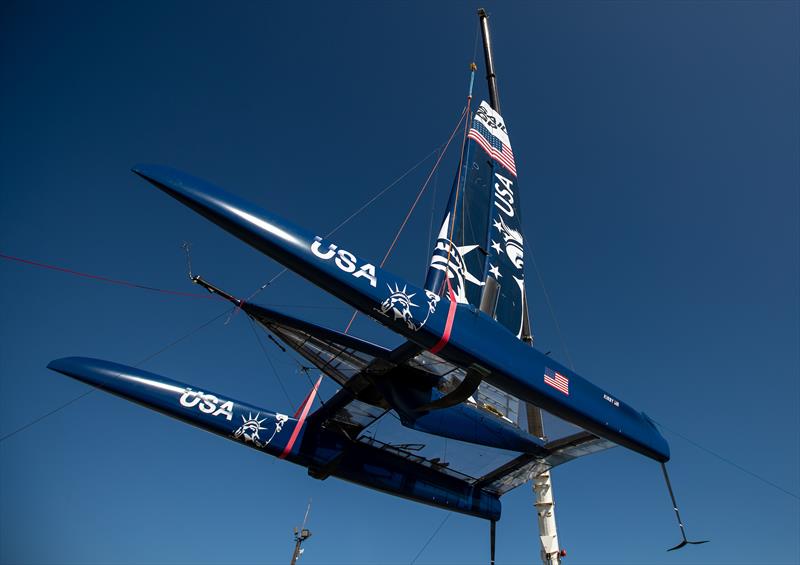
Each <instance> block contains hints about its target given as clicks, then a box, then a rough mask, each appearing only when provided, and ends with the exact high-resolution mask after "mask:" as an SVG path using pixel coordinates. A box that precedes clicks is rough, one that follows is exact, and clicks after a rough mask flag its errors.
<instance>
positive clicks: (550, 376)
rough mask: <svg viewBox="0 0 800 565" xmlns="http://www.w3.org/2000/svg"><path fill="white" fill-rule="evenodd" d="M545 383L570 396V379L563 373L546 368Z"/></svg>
mask: <svg viewBox="0 0 800 565" xmlns="http://www.w3.org/2000/svg"><path fill="white" fill-rule="evenodd" d="M544 384H546V385H550V386H551V387H553V388H554V389H556V390H557V391H559V392H563V393H564V394H566V395H567V396H569V379H568V378H567V377H565V376H564V375H562V374H561V373H556V372H555V371H554V370H553V369H548V368H547V367H545V369H544Z"/></svg>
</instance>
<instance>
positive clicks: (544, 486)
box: [478, 8, 566, 565]
mask: <svg viewBox="0 0 800 565" xmlns="http://www.w3.org/2000/svg"><path fill="white" fill-rule="evenodd" d="M478 18H479V20H480V25H481V35H482V36H483V55H484V59H485V61H486V82H487V84H488V87H489V104H490V105H491V107H492V108H493V109H494V111H495V112H497V113H500V96H499V95H498V93H497V75H496V74H495V72H494V59H493V57H492V42H491V36H490V35H489V15H488V14H487V13H486V10H484V9H483V8H480V9H478ZM523 303H524V306H523V312H522V316H523V318H522V320H523V332H522V333H523V335H522V339H523V341H525V342H526V343H528V344H530V345H533V335H532V334H531V330H530V321H529V317H528V305H527V300H525V299H524V290H523ZM526 409H527V412H528V419H529V426H530V427H532V428H533V429H532V430H531V431H534V430H535V432H534V433H536V434H538V435H542V436H543V435H544V428H543V426H542V415H541V411H540V410H539V408H537V407H536V406H533V405H530V404H527V405H526ZM532 478H533V494H534V497H535V499H536V502H535V503H534V506H535V507H536V514H537V524H538V527H539V542H540V545H539V547H540V557H541V559H542V563H543V565H559V564H560V563H561V557H563V556H564V555H566V552H564V551H563V550H562V549H561V548H560V547H559V543H558V532H557V531H556V517H555V501H554V500H553V482H552V479H551V477H550V471H549V470H545V471H543V472H542V473H541V474H539V475H536V476H534V477H532ZM492 541H494V523H492ZM492 563H494V543H492Z"/></svg>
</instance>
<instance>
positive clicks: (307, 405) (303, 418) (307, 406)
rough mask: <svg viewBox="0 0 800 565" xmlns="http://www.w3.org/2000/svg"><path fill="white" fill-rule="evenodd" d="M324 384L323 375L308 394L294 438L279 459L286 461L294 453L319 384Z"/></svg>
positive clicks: (294, 431)
mask: <svg viewBox="0 0 800 565" xmlns="http://www.w3.org/2000/svg"><path fill="white" fill-rule="evenodd" d="M321 382H322V375H320V376H319V378H318V379H317V382H316V384H315V385H314V388H313V389H311V392H309V393H308V396H307V397H306V402H305V404H304V405H303V413H302V414H301V415H300V419H299V420H298V421H297V424H296V425H295V427H294V430H292V437H290V438H289V442H288V443H287V444H286V447H284V448H283V453H281V454H280V455H279V456H278V459H284V458H285V457H286V456H287V455H289V453H290V452H291V451H292V447H293V446H294V442H295V441H297V436H298V435H300V430H301V429H302V427H303V424H305V423H306V416H308V411H309V409H310V408H311V405H312V404H313V403H314V397H315V396H316V395H317V389H318V388H319V384H320V383H321Z"/></svg>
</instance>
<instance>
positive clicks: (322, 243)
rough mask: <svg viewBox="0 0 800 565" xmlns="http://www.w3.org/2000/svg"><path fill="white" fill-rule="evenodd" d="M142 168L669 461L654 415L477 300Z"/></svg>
mask: <svg viewBox="0 0 800 565" xmlns="http://www.w3.org/2000/svg"><path fill="white" fill-rule="evenodd" d="M134 172H135V173H136V174H138V175H139V176H141V177H142V178H144V179H146V180H147V181H149V182H150V183H152V184H153V185H155V186H156V187H157V188H159V189H161V190H163V191H164V192H166V193H167V194H169V195H170V196H172V197H174V198H175V199H177V200H179V201H180V202H182V203H183V204H185V205H187V206H188V207H190V208H192V209H194V210H195V211H197V212H198V213H200V214H201V215H203V216H205V217H206V218H208V219H209V220H211V221H212V222H214V223H216V224H217V225H219V226H220V227H222V228H224V229H225V230H227V231H228V232H230V233H231V234H233V235H234V236H236V237H238V238H239V239H241V240H242V241H244V242H246V243H248V244H250V245H251V246H253V247H254V248H256V249H258V250H259V251H261V252H263V253H264V254H266V255H268V256H270V257H272V258H273V259H275V260H276V261H278V262H280V263H281V264H283V265H284V266H286V267H288V268H289V269H291V270H293V271H295V272H296V273H298V274H299V275H301V276H303V277H304V278H306V279H308V280H309V281H311V282H313V283H314V284H316V285H318V286H319V287H321V288H322V289H324V290H326V291H328V292H330V293H331V294H333V295H335V296H337V297H338V298H340V299H341V300H343V301H345V302H347V303H348V304H350V305H352V306H353V307H355V308H357V309H358V310H360V311H361V312H363V313H365V314H367V315H368V316H370V317H372V318H374V319H375V320H376V321H378V322H380V323H382V324H384V325H385V326H387V327H389V328H390V329H392V330H393V331H395V332H397V333H399V334H401V335H403V336H405V337H406V338H407V339H409V340H410V341H413V342H414V343H416V344H418V345H419V346H420V347H422V348H424V349H429V350H431V351H432V352H434V353H436V354H437V355H439V356H440V357H442V358H444V359H445V360H447V361H449V362H451V363H454V364H458V365H460V366H462V367H468V366H470V365H473V364H476V365H479V366H481V367H483V368H484V369H485V370H486V371H487V372H488V376H487V377H486V379H485V380H486V381H488V382H490V383H491V384H493V385H496V386H498V387H500V388H502V389H504V390H506V391H508V392H509V393H511V394H513V395H515V396H517V397H519V398H521V399H524V400H526V401H527V402H530V403H532V404H535V405H537V406H540V407H541V408H543V409H545V410H547V411H549V412H551V413H553V414H555V415H557V416H559V417H561V418H563V419H565V420H567V421H569V422H572V423H574V424H576V425H578V426H581V427H582V428H585V429H586V430H589V431H590V432H592V433H594V434H596V435H597V436H599V437H602V438H605V439H608V440H610V441H613V442H615V443H618V444H620V445H623V446H625V447H628V448H630V449H632V450H634V451H637V452H639V453H642V454H643V455H646V456H647V457H651V458H653V459H655V460H657V461H661V462H664V461H667V460H669V445H668V444H667V442H666V440H665V439H664V437H663V436H662V435H661V434H660V433H659V432H658V430H657V429H656V428H655V426H654V425H653V423H652V422H651V421H650V420H649V419H648V418H647V417H646V416H645V415H644V414H642V413H641V412H638V411H637V410H635V409H634V408H633V407H631V406H629V405H628V404H626V403H625V402H623V401H621V400H620V399H619V397H618V396H616V395H614V394H611V393H610V392H609V391H606V390H604V389H602V388H600V387H598V386H595V385H594V384H592V383H591V382H589V381H587V380H586V379H584V378H583V377H581V376H579V375H578V374H576V373H575V372H574V371H571V370H570V369H568V368H566V367H564V366H563V365H561V364H560V363H557V362H555V361H554V360H552V359H550V358H549V357H547V356H545V355H544V354H542V353H541V352H539V351H537V350H535V349H533V348H531V347H529V346H528V345H526V344H524V343H522V342H521V341H520V340H518V339H516V336H514V335H513V334H512V333H511V332H510V331H509V330H507V329H506V328H504V327H502V326H501V325H499V324H498V323H496V322H495V321H494V320H492V319H491V318H489V317H488V316H486V315H485V314H483V313H481V312H479V311H478V310H476V309H475V308H474V307H472V306H470V305H466V304H456V303H455V301H453V302H451V301H449V300H447V298H441V299H440V298H439V297H438V296H436V295H433V294H432V293H430V292H426V291H425V290H423V289H421V288H419V287H417V286H415V285H412V284H410V283H408V282H407V281H405V280H403V279H402V278H400V277H397V276H394V275H392V274H391V273H389V272H387V271H384V270H382V269H381V268H379V267H377V266H375V265H374V264H373V263H370V262H368V261H365V260H363V259H360V258H358V257H357V256H356V255H355V254H354V253H352V252H351V251H349V250H347V249H344V248H342V247H341V246H339V245H338V244H336V243H334V242H331V241H327V240H324V239H323V238H322V237H319V236H317V235H316V234H314V233H312V232H309V231H306V230H304V229H302V228H299V227H297V226H295V225H293V224H291V223H290V222H287V221H285V220H283V219H281V218H278V217H276V216H274V215H273V214H271V213H269V212H267V211H265V210H262V209H260V208H258V207H256V206H253V205H252V204H250V203H248V202H246V201H244V200H242V199H240V198H238V197H237V196H235V195H232V194H229V193H227V192H225V191H223V190H221V189H219V188H217V187H215V186H214V185H212V184H210V183H208V182H206V181H203V180H201V179H198V178H195V177H192V176H190V175H187V174H185V173H182V172H180V171H176V170H174V169H170V168H167V167H161V166H155V165H140V166H137V167H136V168H134ZM412 296H413V300H412V299H411V297H412ZM559 378H560V380H558V379H559ZM554 379H555V380H554ZM554 383H555V384H554Z"/></svg>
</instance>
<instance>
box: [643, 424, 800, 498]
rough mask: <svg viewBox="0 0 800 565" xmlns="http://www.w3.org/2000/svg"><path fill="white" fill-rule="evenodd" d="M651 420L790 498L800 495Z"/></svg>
mask: <svg viewBox="0 0 800 565" xmlns="http://www.w3.org/2000/svg"><path fill="white" fill-rule="evenodd" d="M650 420H653V419H652V418H650ZM653 422H654V423H655V424H657V425H658V426H659V427H660V428H663V429H665V430H666V431H668V432H670V433H672V434H674V435H676V436H678V437H679V438H681V439H683V440H684V441H687V442H689V443H691V444H692V445H693V446H695V447H696V448H698V449H700V450H702V451H705V452H706V453H708V454H709V455H713V456H714V457H716V458H717V459H719V460H720V461H723V462H724V463H727V464H728V465H731V466H732V467H735V468H737V469H739V470H740V471H741V472H743V473H746V474H748V475H750V476H751V477H754V478H756V479H758V480H759V481H761V482H763V483H766V484H768V485H769V486H771V487H773V488H776V489H778V490H779V491H781V492H783V493H784V494H788V495H789V496H791V497H792V498H795V499H797V500H800V496H798V495H797V494H795V493H793V492H792V491H790V490H787V489H785V488H783V487H782V486H780V485H778V484H776V483H773V482H772V481H770V480H769V479H765V478H764V477H762V476H761V475H757V474H756V473H754V472H753V471H750V470H749V469H745V468H744V467H742V466H741V465H739V464H738V463H735V462H733V461H731V460H730V459H728V458H727V457H723V456H722V455H720V454H719V453H716V452H715V451H712V450H710V449H708V448H707V447H703V446H702V445H700V444H699V443H697V442H696V441H694V440H692V439H689V438H688V437H686V436H685V435H683V434H681V433H679V432H676V431H675V430H673V429H671V428H668V427H667V426H665V425H664V424H662V423H661V422H658V421H656V420H653Z"/></svg>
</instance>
